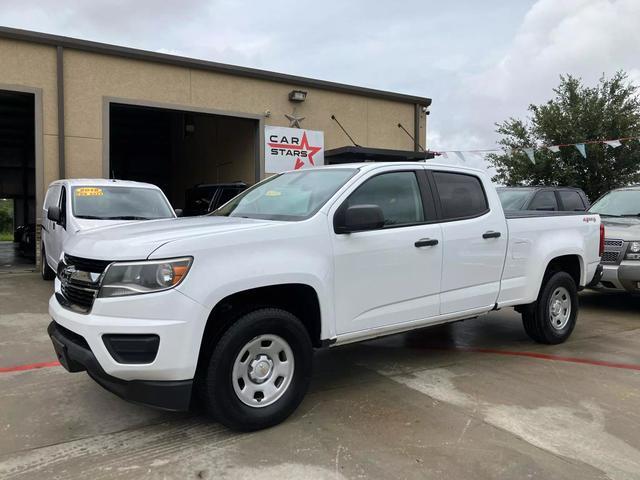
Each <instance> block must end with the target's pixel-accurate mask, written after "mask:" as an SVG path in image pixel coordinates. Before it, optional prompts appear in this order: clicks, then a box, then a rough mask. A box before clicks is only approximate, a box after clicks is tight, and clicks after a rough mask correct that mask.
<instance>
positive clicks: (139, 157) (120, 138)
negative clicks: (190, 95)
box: [109, 103, 259, 208]
mask: <svg viewBox="0 0 640 480" xmlns="http://www.w3.org/2000/svg"><path fill="white" fill-rule="evenodd" d="M257 132H258V121H257V120H254V119H247V118H239V117H231V116H223V115H214V114H209V113H200V112H185V111H179V110H170V109H165V108H156V107H146V106H136V105H125V104H119V103H111V104H110V108H109V159H110V164H109V169H110V172H109V175H110V176H111V177H112V178H117V179H122V180H136V181H140V182H148V183H153V184H155V185H157V186H159V187H160V188H161V189H162V190H163V191H164V192H165V194H166V195H167V198H168V199H169V201H170V202H171V204H172V205H173V207H174V208H184V197H185V191H186V190H187V189H188V188H190V187H192V186H194V185H196V184H203V183H221V182H235V181H243V182H246V183H248V184H253V183H255V181H256V176H257V173H258V172H257V171H256V164H257V160H256V159H257V155H258V151H259V150H258V144H257V141H258V133H257Z"/></svg>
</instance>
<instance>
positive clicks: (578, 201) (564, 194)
mask: <svg viewBox="0 0 640 480" xmlns="http://www.w3.org/2000/svg"><path fill="white" fill-rule="evenodd" d="M560 200H561V201H562V205H563V207H564V209H565V210H568V211H574V212H582V211H584V210H585V208H586V207H585V204H584V202H583V201H582V197H581V196H580V194H579V193H578V192H575V191H573V190H564V191H561V192H560Z"/></svg>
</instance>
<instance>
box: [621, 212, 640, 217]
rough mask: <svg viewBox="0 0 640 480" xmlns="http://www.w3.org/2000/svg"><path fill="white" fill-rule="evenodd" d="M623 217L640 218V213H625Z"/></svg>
mask: <svg viewBox="0 0 640 480" xmlns="http://www.w3.org/2000/svg"><path fill="white" fill-rule="evenodd" d="M620 216H621V217H640V213H625V214H624V215H620Z"/></svg>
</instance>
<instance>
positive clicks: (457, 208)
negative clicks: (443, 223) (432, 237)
mask: <svg viewBox="0 0 640 480" xmlns="http://www.w3.org/2000/svg"><path fill="white" fill-rule="evenodd" d="M433 176H434V178H435V181H436V187H437V189H438V196H439V197H440V205H441V206H442V215H443V217H444V218H445V219H454V218H465V217H475V216H478V215H481V214H483V213H485V212H487V211H488V210H489V204H488V202H487V197H486V196H485V194H484V189H483V188H482V182H481V181H480V179H479V178H478V177H476V176H474V175H467V174H462V173H449V172H433Z"/></svg>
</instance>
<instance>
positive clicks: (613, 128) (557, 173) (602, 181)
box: [488, 71, 640, 200]
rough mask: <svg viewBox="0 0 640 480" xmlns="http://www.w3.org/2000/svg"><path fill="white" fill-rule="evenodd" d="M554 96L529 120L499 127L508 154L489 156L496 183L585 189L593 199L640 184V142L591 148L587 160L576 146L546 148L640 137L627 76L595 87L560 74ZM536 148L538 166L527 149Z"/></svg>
mask: <svg viewBox="0 0 640 480" xmlns="http://www.w3.org/2000/svg"><path fill="white" fill-rule="evenodd" d="M553 91H554V93H555V97H554V98H553V99H551V100H549V101H548V102H547V103H544V104H542V105H530V106H529V112H530V116H529V118H527V119H526V120H520V119H516V118H509V119H508V120H506V121H504V122H502V123H498V124H496V127H497V129H496V132H497V133H498V134H500V135H501V136H502V138H501V139H500V140H499V142H498V143H500V144H501V145H502V146H503V148H504V151H505V153H503V154H492V155H489V156H488V160H489V162H490V163H491V164H492V165H493V166H494V167H495V169H496V172H497V174H496V176H495V177H494V180H495V181H497V182H500V183H502V184H505V185H510V186H512V185H570V186H576V187H580V188H582V189H583V190H584V191H585V192H586V193H587V195H589V198H591V200H595V199H596V198H597V197H599V196H600V195H602V194H603V193H605V192H607V191H608V190H611V189H612V188H617V187H620V186H624V185H629V184H631V183H636V182H640V142H638V141H637V140H630V141H628V142H623V145H622V146H620V147H618V148H612V147H609V146H607V145H604V144H589V145H587V147H586V148H587V158H586V159H585V158H584V157H583V156H582V155H581V154H580V152H578V150H577V149H576V148H575V147H574V146H569V147H562V148H561V149H560V152H558V153H554V152H551V151H550V150H548V149H546V148H544V146H545V145H558V144H566V143H583V142H587V141H591V140H611V139H617V138H625V137H634V136H638V135H640V97H639V96H638V87H636V86H635V85H633V84H632V83H631V82H630V81H629V79H628V76H627V74H626V73H625V72H622V71H620V72H617V73H616V74H615V75H614V76H613V77H612V78H610V79H607V78H606V77H605V76H602V77H601V78H600V81H599V82H598V84H597V85H596V86H595V87H588V86H585V85H583V83H582V80H581V79H579V78H576V77H573V76H571V75H566V76H560V85H559V86H558V87H557V88H555V89H554V90H553ZM526 147H535V148H536V150H535V164H534V163H532V162H531V161H530V160H529V158H528V157H527V155H526V154H525V153H524V152H523V151H521V150H520V151H515V152H511V150H512V149H516V150H517V149H522V148H526Z"/></svg>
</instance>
